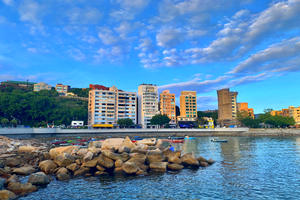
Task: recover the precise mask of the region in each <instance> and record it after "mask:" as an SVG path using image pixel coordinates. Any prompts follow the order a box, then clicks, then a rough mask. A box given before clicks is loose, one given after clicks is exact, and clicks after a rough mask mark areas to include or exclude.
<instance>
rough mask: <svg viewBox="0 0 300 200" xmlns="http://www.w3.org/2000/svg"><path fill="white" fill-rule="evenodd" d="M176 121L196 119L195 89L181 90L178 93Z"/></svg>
mask: <svg viewBox="0 0 300 200" xmlns="http://www.w3.org/2000/svg"><path fill="white" fill-rule="evenodd" d="M177 120H178V121H196V120H197V93H196V92H195V91H182V92H181V94H180V116H178V117H177Z"/></svg>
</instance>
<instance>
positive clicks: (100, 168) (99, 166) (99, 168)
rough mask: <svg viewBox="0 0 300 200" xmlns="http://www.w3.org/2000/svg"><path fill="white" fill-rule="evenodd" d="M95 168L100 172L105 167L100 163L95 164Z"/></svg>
mask: <svg viewBox="0 0 300 200" xmlns="http://www.w3.org/2000/svg"><path fill="white" fill-rule="evenodd" d="M96 169H97V170H98V171H101V172H104V171H105V168H104V167H102V166H101V165H97V166H96Z"/></svg>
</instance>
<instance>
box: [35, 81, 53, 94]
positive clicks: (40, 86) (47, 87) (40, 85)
mask: <svg viewBox="0 0 300 200" xmlns="http://www.w3.org/2000/svg"><path fill="white" fill-rule="evenodd" d="M51 88H52V86H51V85H48V84H47V83H43V82H40V83H36V84H34V85H33V91H35V92H39V91H41V90H51Z"/></svg>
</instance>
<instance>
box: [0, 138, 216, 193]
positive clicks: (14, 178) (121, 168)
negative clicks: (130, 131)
mask: <svg viewBox="0 0 300 200" xmlns="http://www.w3.org/2000/svg"><path fill="white" fill-rule="evenodd" d="M163 146H164V145H163V142H162V140H157V139H155V138H152V139H143V140H140V141H137V142H136V143H133V142H132V141H131V140H130V139H129V138H128V137H126V138H125V139H124V138H110V139H106V140H104V141H93V142H91V143H90V144H89V146H88V147H87V148H82V147H78V146H64V147H56V148H52V149H50V150H49V151H43V150H41V151H40V152H39V153H38V163H36V161H35V162H34V163H33V164H32V163H31V164H28V163H24V162H22V164H21V161H20V160H18V159H17V160H18V161H15V163H14V162H12V161H8V162H7V161H6V162H5V163H3V165H2V166H1V168H0V176H1V179H2V180H3V183H2V187H1V181H0V187H1V188H0V189H1V190H0V199H14V198H17V196H22V195H26V194H28V193H30V192H34V191H36V190H38V189H39V188H40V187H45V186H46V185H47V184H48V183H50V181H51V177H55V178H56V179H58V180H61V181H67V180H69V179H71V178H73V177H78V176H86V177H87V176H103V175H116V174H118V175H125V176H128V175H130V176H134V175H147V174H148V173H152V172H155V173H157V172H158V173H164V172H166V171H168V170H170V171H179V170H182V169H183V168H199V167H207V166H209V165H211V164H213V163H214V161H213V160H211V159H210V160H206V159H205V158H203V157H199V158H196V157H195V155H194V154H193V153H187V154H184V155H182V154H181V152H180V151H171V150H169V149H168V148H163ZM22 148H24V147H21V146H20V147H19V151H18V153H17V154H16V156H20V155H22V156H25V155H26V154H28V153H29V152H31V153H29V154H31V155H33V154H34V152H36V149H35V148H33V149H32V151H25V152H22V151H20V149H22ZM27 148H30V147H27ZM15 158H16V157H15ZM33 159H37V158H36V157H34V158H33ZM31 162H32V161H31ZM12 163H14V164H12ZM29 174H30V177H29V179H28V182H27V183H20V182H19V180H18V178H19V176H25V175H29ZM1 179H0V180H1Z"/></svg>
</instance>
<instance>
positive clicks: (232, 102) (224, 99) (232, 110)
mask: <svg viewBox="0 0 300 200" xmlns="http://www.w3.org/2000/svg"><path fill="white" fill-rule="evenodd" d="M217 94H218V122H219V124H220V125H221V126H229V125H236V124H237V102H236V98H237V95H238V93H237V92H230V91H229V88H226V89H221V90H218V91H217Z"/></svg>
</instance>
